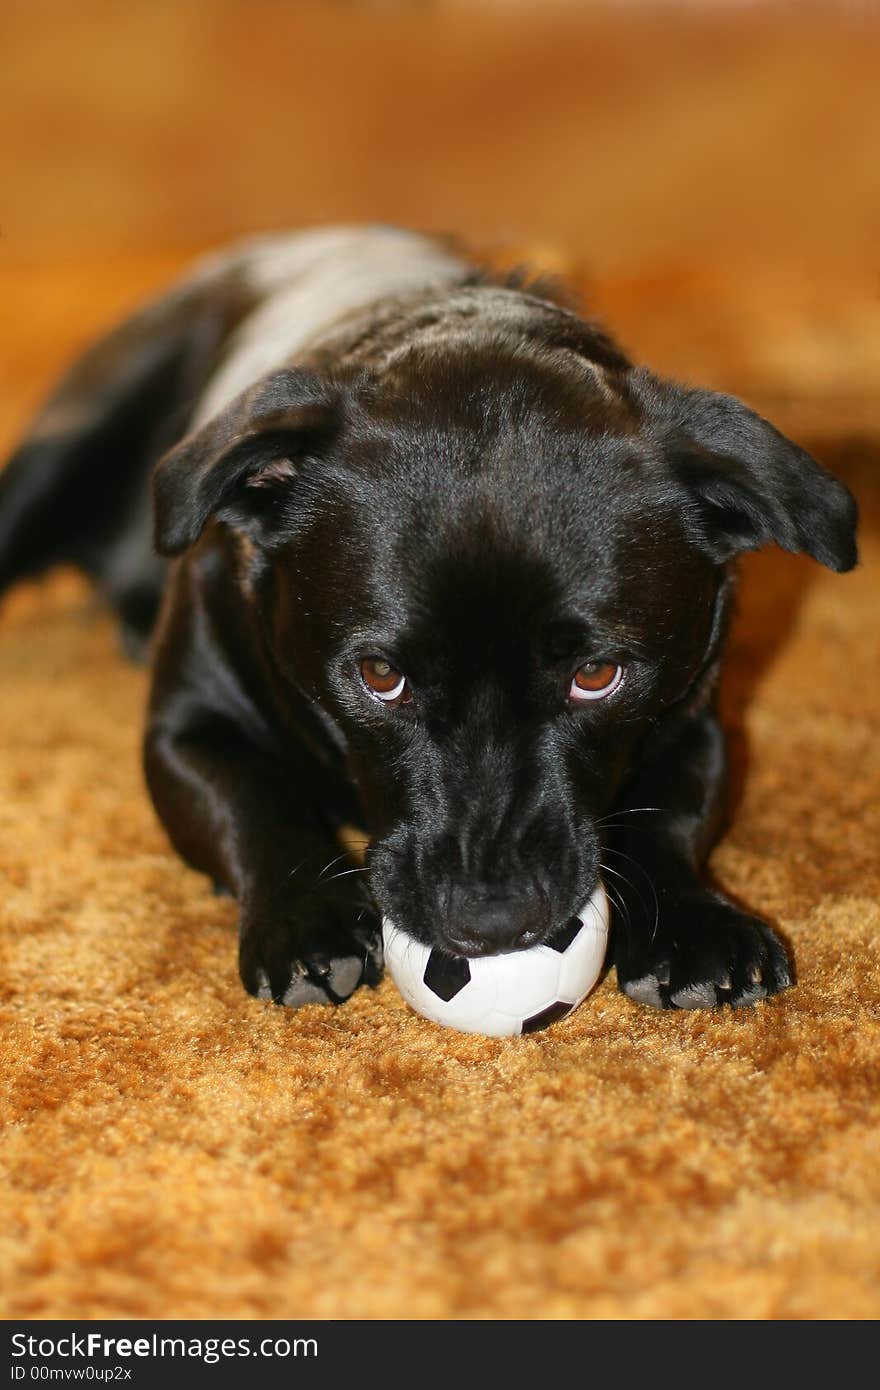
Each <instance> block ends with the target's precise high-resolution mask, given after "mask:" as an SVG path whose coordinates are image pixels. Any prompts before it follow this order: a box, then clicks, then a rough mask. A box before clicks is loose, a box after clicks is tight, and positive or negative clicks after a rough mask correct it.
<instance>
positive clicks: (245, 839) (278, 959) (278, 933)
mask: <svg viewBox="0 0 880 1390" xmlns="http://www.w3.org/2000/svg"><path fill="white" fill-rule="evenodd" d="M303 756H304V757H305V755H303ZM144 762H145V770H146V774H147V781H148V783H149V787H150V791H151V793H152V796H153V800H154V802H155V804H156V808H157V810H158V812H159V815H160V816H161V818H162V820H163V822H164V824H165V827H166V830H167V831H168V833H169V835H170V837H171V840H172V843H173V844H174V846H175V848H176V849H177V850H178V852H179V853H180V854H181V855H182V856H183V857H184V859H186V860H187V861H188V862H189V863H190V864H192V865H193V866H194V867H195V868H197V869H200V870H202V871H203V872H204V873H207V874H210V875H211V877H212V878H213V879H214V881H215V883H217V884H220V885H223V886H225V887H228V888H229V889H230V890H231V891H232V892H233V894H234V895H235V896H236V897H237V898H238V900H239V904H240V909H241V918H240V947H239V969H240V973H241V978H242V981H243V983H244V985H245V988H246V989H248V990H249V991H250V992H251V994H256V995H257V996H258V997H260V998H263V999H268V998H271V999H274V1001H275V1003H276V1004H287V1005H288V1006H290V1007H292V1008H296V1007H298V1006H299V1005H301V1004H309V1003H318V1002H323V1003H327V1002H332V1003H340V1002H341V1001H342V1000H343V999H345V998H347V997H348V996H349V995H350V994H351V993H352V992H353V990H355V989H356V988H357V986H358V985H359V984H362V983H367V984H376V983H378V980H379V978H380V975H381V968H382V958H381V933H380V930H379V924H378V920H377V917H376V912H375V908H374V907H373V905H372V903H371V901H370V898H369V896H368V894H367V892H366V889H365V887H364V877H365V876H364V874H363V872H362V871H359V870H354V871H350V869H351V866H350V864H349V863H347V862H346V858H345V855H344V854H341V853H340V846H339V844H338V842H337V840H336V838H335V836H334V834H333V831H332V829H331V828H330V826H329V824H327V825H326V826H324V825H323V824H322V822H321V817H320V813H319V811H318V808H317V807H316V804H315V801H314V800H313V798H312V796H311V795H310V783H311V784H313V785H314V784H315V783H317V781H318V776H317V768H315V769H310V768H308V767H306V766H301V767H300V766H297V765H290V764H288V763H286V762H284V761H282V760H281V759H279V758H277V757H273V756H272V755H270V754H269V753H267V752H266V751H264V750H263V749H262V748H260V747H259V746H258V745H257V744H256V743H254V742H252V741H251V740H250V739H248V738H247V736H246V735H245V734H243V733H242V731H241V729H240V728H239V727H238V726H237V725H236V724H235V723H234V722H233V721H232V720H231V719H226V718H222V717H220V718H218V717H217V716H209V715H207V714H205V715H203V716H202V717H199V716H198V715H194V714H192V713H189V714H188V715H187V717H186V721H185V724H184V726H183V727H173V726H172V725H171V722H170V721H169V722H167V723H163V721H162V720H161V719H157V720H154V721H153V722H152V724H151V727H150V728H149V729H148V732H147V736H146V741H145V749H144Z"/></svg>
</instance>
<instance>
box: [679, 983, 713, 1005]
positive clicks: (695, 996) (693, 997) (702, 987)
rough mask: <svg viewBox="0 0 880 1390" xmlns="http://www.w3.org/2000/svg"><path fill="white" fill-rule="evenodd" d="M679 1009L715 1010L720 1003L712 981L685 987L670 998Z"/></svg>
mask: <svg viewBox="0 0 880 1390" xmlns="http://www.w3.org/2000/svg"><path fill="white" fill-rule="evenodd" d="M669 998H670V1000H671V1001H672V1003H673V1004H674V1005H675V1007H676V1008H677V1009H714V1008H715V1005H716V1004H717V1002H718V996H717V994H716V992H715V986H714V984H712V982H711V981H710V980H700V981H698V982H696V983H695V984H690V985H683V986H682V987H681V988H680V989H676V990H673V992H672V994H671V995H670V996H669Z"/></svg>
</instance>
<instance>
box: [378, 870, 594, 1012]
mask: <svg viewBox="0 0 880 1390" xmlns="http://www.w3.org/2000/svg"><path fill="white" fill-rule="evenodd" d="M382 933H383V936H384V940H385V963H386V965H387V966H388V969H389V971H390V972H391V978H392V979H393V981H394V983H395V984H396V985H397V988H398V989H399V990H400V992H401V994H402V995H403V997H404V999H405V1000H406V1002H407V1003H408V1004H410V1005H411V1006H412V1008H414V1009H415V1011H416V1013H420V1014H423V1015H424V1017H425V1018H430V1019H432V1020H433V1022H434V1023H442V1024H443V1025H444V1026H445V1027H447V1028H457V1029H458V1030H459V1032H462V1033H484V1034H485V1035H487V1036H488V1037H493V1038H502V1037H509V1036H512V1035H514V1034H517V1033H536V1032H537V1031H538V1029H539V1028H546V1027H547V1025H548V1024H550V1023H555V1022H556V1020H557V1019H559V1018H564V1017H565V1015H566V1014H569V1013H571V1011H572V1009H576V1008H577V1006H578V1004H580V1003H581V1002H582V1001H583V1000H584V999H586V997H587V995H588V994H589V992H590V990H591V989H592V988H593V986H594V984H595V983H596V981H597V980H598V978H599V975H600V973H601V971H602V965H603V963H604V960H605V950H606V946H607V943H608V900H607V898H606V896H605V889H604V888H603V886H602V884H601V883H599V884H597V886H596V889H595V891H594V892H593V896H592V897H591V898H590V900H589V902H588V903H587V904H586V906H585V907H583V908H581V910H580V912H579V913H578V914H577V916H576V917H572V918H571V919H570V921H569V922H567V923H566V925H565V926H564V927H562V929H561V930H560V931H558V932H557V933H556V935H555V936H554V937H553V939H552V941H550V942H546V943H544V944H542V945H540V946H531V947H529V949H528V950H526V951H509V952H505V953H503V954H501V955H496V956H477V957H473V958H471V957H466V956H452V955H449V954H448V952H446V951H441V950H439V949H438V948H437V947H433V948H432V947H431V946H424V945H423V944H422V943H421V942H420V941H416V940H415V939H414V938H413V937H411V936H408V935H407V934H406V932H404V931H401V929H400V928H399V927H396V926H395V925H394V923H393V922H392V921H391V920H390V919H389V918H387V917H386V918H385V920H384V922H383V923H382Z"/></svg>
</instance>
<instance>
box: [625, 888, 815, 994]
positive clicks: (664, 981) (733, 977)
mask: <svg viewBox="0 0 880 1390" xmlns="http://www.w3.org/2000/svg"><path fill="white" fill-rule="evenodd" d="M667 911H668V913H669V918H668V920H667V919H666V918H665V917H664V918H662V919H661V920H659V921H658V922H657V924H656V929H655V930H654V932H653V933H644V932H640V933H639V934H638V935H637V936H633V935H632V929H631V928H629V929H628V927H627V924H626V923H624V922H618V923H617V933H618V943H617V950H616V963H617V981H618V985H619V987H620V988H621V989H622V990H623V992H624V994H626V995H628V996H629V998H630V999H634V1000H636V1001H637V1003H639V1004H650V1005H652V1006H653V1007H654V1008H657V1009H714V1008H718V1007H720V1006H721V1005H723V1004H730V1005H731V1006H732V1007H733V1008H740V1007H742V1006H743V1005H745V1004H754V1003H755V1001H756V1000H758V999H763V998H765V997H766V996H767V995H769V994H776V993H778V991H779V990H782V989H787V988H788V987H789V986H790V985H791V984H792V982H793V977H792V970H791V965H790V963H789V959H788V955H787V954H786V951H785V947H784V946H783V945H782V942H781V941H780V940H779V938H778V937H777V936H776V934H775V932H773V931H772V930H771V928H770V927H768V926H767V924H766V923H765V922H762V921H760V920H759V919H758V918H757V917H749V916H747V915H746V913H744V912H740V911H739V910H738V909H737V908H735V907H733V906H732V905H731V904H730V903H726V902H724V901H722V900H721V899H719V898H714V897H711V896H709V895H708V894H707V895H706V896H705V897H703V896H699V897H694V898H689V899H685V900H683V901H680V902H679V903H677V904H676V905H675V907H672V906H670V907H669V908H668V909H667Z"/></svg>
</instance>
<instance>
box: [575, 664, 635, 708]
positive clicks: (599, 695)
mask: <svg viewBox="0 0 880 1390" xmlns="http://www.w3.org/2000/svg"><path fill="white" fill-rule="evenodd" d="M622 679H623V667H622V666H617V665H615V663H614V662H613V661H586V662H585V663H584V665H583V666H579V667H578V669H577V670H576V671H575V673H574V678H573V679H572V682H571V690H570V691H569V695H570V698H571V699H572V700H603V699H604V698H605V696H606V695H610V694H611V692H612V691H613V690H616V689H617V687H618V686H619V685H620V682H621V681H622Z"/></svg>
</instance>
